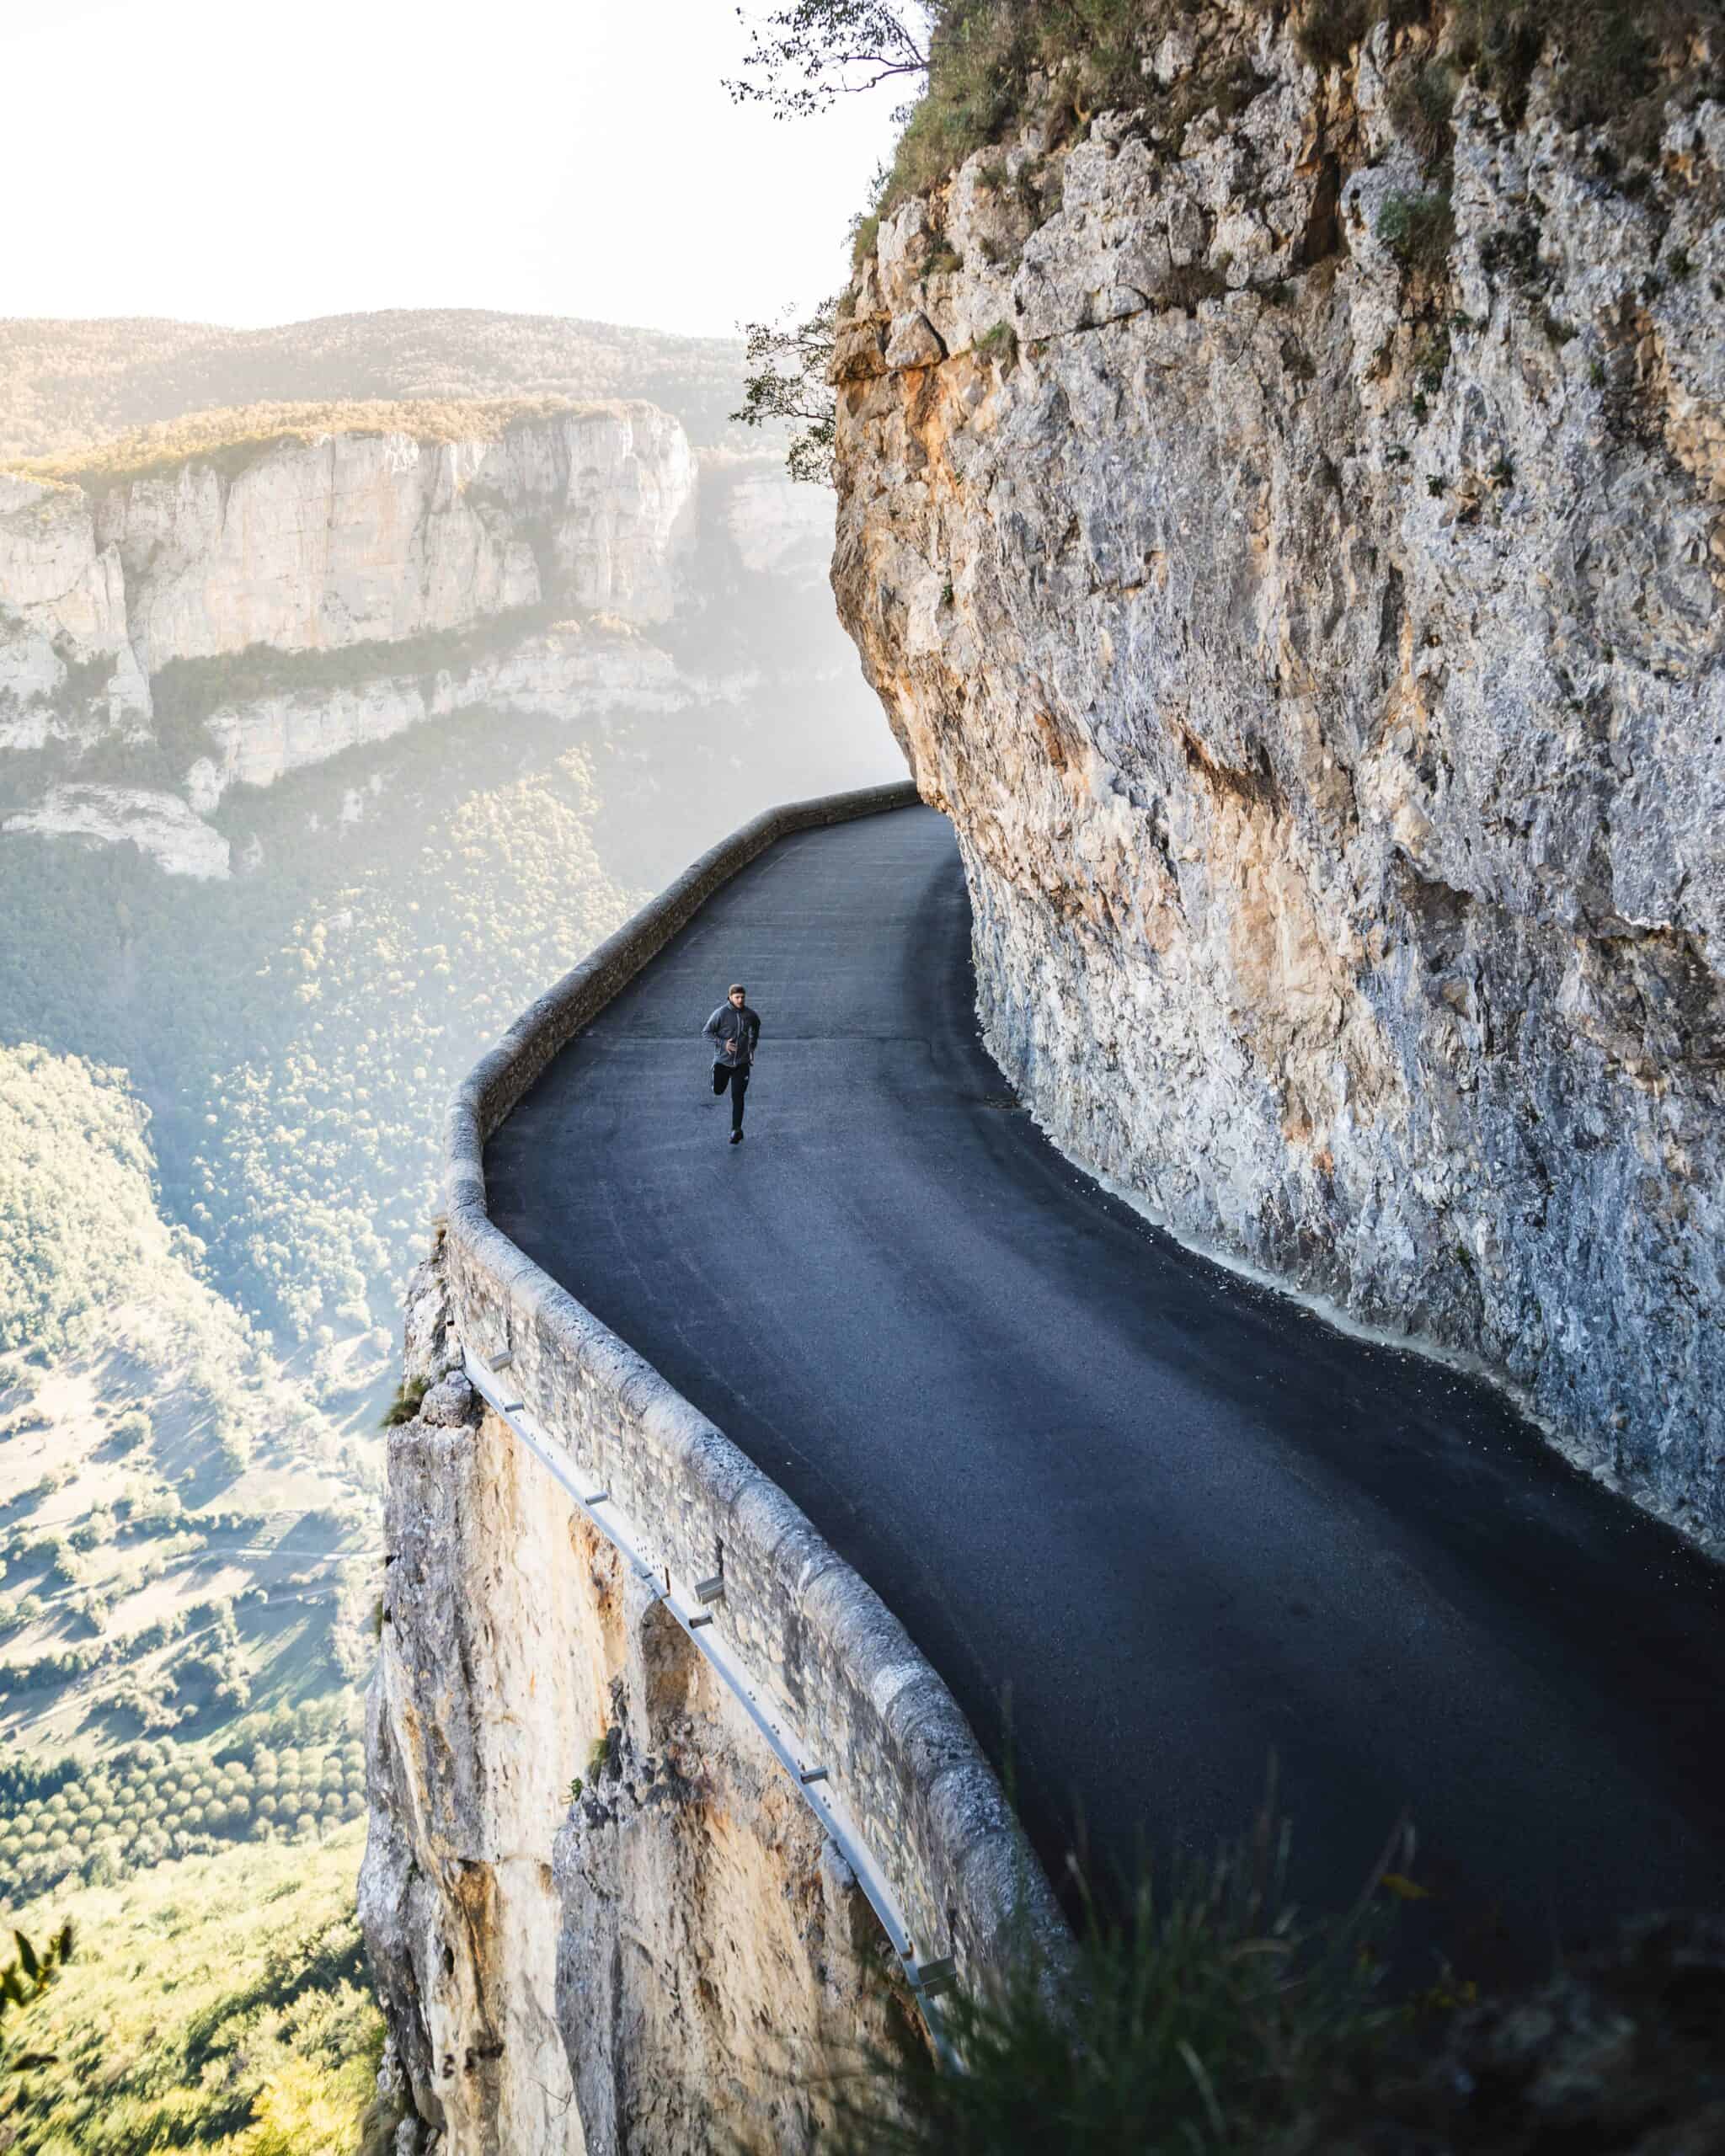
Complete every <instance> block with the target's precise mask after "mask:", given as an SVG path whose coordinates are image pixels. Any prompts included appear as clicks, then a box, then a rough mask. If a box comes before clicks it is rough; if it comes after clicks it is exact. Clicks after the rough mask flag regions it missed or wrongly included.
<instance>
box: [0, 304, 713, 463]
mask: <svg viewBox="0 0 1725 2156" xmlns="http://www.w3.org/2000/svg"><path fill="white" fill-rule="evenodd" d="M740 353H741V347H740V344H738V342H737V341H736V339H734V338H728V337H673V336H669V335H667V334H665V333H663V332H662V331H660V330H654V329H630V328H622V327H619V326H618V325H617V324H615V323H601V322H579V321H571V320H569V319H567V318H564V317H563V316H559V315H536V314H499V313H494V312H489V310H482V309H479V308H473V307H403V308H393V309H390V310H387V311H385V312H378V313H375V314H344V315H328V316H324V317H323V318H320V319H318V320H316V321H312V322H294V323H284V324H282V325H280V326H279V327H276V328H268V329H224V328H217V327H216V326H214V325H212V324H211V323H190V322H162V321H154V320H145V321H138V320H126V321H103V322H32V321H11V322H0V457H12V458H17V457H40V456H65V455H67V454H68V453H69V452H72V451H76V450H77V448H78V447H79V446H82V445H83V444H85V443H88V442H93V441H100V440H105V439H107V438H108V437H109V436H110V435H119V434H125V433H127V432H130V431H131V430H134V429H136V428H140V427H145V426H148V425H149V424H152V422H154V421H158V420H165V419H174V418H175V417H176V416H177V415H178V414H180V413H182V412H196V411H213V410H216V409H217V408H223V409H236V408H246V407H249V406H253V405H257V404H275V403H327V402H330V401H334V400H339V401H345V400H347V399H350V398H360V399H364V400H366V401H372V400H379V399H381V400H383V401H386V402H389V403H398V402H409V403H413V402H419V401H430V402H432V403H469V402H472V401H473V400H475V399H481V400H483V399H488V398H499V397H565V398H573V399H574V400H575V401H577V402H585V401H587V400H589V399H591V398H609V397H645V398H649V399H650V400H651V402H653V403H655V404H658V405H660V406H661V407H662V408H664V409H665V411H668V412H674V413H675V414H676V416H677V417H678V418H679V419H681V421H682V422H683V424H684V425H685V427H686V428H687V430H688V431H689V435H690V437H691V439H692V440H695V441H697V442H700V443H710V442H715V441H718V440H720V439H721V438H722V437H723V436H724V433H725V414H726V412H727V411H728V410H729V408H730V406H731V405H732V404H733V403H735V401H736V382H737V366H738V362H739V359H740Z"/></svg>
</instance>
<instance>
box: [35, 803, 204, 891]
mask: <svg viewBox="0 0 1725 2156" xmlns="http://www.w3.org/2000/svg"><path fill="white" fill-rule="evenodd" d="M0 832H12V833H15V834H19V835H22V834H24V833H27V832H34V833H35V834H36V835H38V836H40V837H43V838H76V839H91V840H93V841H96V843H98V844H99V845H104V846H136V847H137V848H138V849H139V850H140V851H142V852H143V853H147V854H148V855H149V856H150V857H151V858H152V860H153V861H155V862H157V863H158V866H159V867H162V868H163V869H164V870H165V871H166V872H167V873H168V875H170V876H191V877H195V878H198V879H200V881H208V880H210V879H211V878H215V879H216V880H218V881H219V880H220V879H222V878H225V877H226V876H227V873H228V869H229V857H230V855H231V854H232V847H231V846H230V845H229V842H228V841H227V840H226V839H225V838H223V837H222V834H221V833H220V832H219V831H217V830H213V829H212V828H211V825H208V824H206V822H205V821H204V820H203V819H202V818H201V817H200V816H199V815H198V814H196V813H195V811H194V810H193V809H190V808H189V807H188V806H187V805H186V803H184V801H182V800H181V799H180V798H179V795H178V794H177V793H163V792H157V791H154V790H152V788H150V787H134V786H101V785H88V786H55V787H50V788H49V789H48V792H47V793H46V795H45V797H44V798H43V800H42V801H41V803H40V805H39V806H38V807H36V808H35V809H22V810H20V811H19V814H16V815H14V816H8V817H7V818H6V819H5V820H4V821H3V822H0Z"/></svg>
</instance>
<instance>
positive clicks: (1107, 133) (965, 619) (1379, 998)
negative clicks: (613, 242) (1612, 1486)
mask: <svg viewBox="0 0 1725 2156" xmlns="http://www.w3.org/2000/svg"><path fill="white" fill-rule="evenodd" d="M1162 13H1163V15H1164V17H1165V18H1166V19H1167V23H1171V24H1172V28H1168V29H1167V35H1162V27H1165V26H1166V25H1163V26H1158V27H1157V28H1156V29H1154V30H1153V31H1152V32H1151V34H1150V35H1149V37H1148V41H1147V45H1146V72H1145V76H1144V83H1145V89H1144V93H1143V94H1144V99H1145V102H1144V104H1143V107H1142V109H1136V110H1133V111H1130V112H1115V113H1103V114H1099V115H1096V116H1095V117H1093V118H1092V119H1090V120H1088V121H1087V123H1085V124H1082V125H1078V126H1076V128H1075V127H1072V126H1071V125H1068V126H1067V127H1066V128H1065V131H1058V130H1057V129H1056V128H1055V125H1053V123H1052V122H1050V121H1049V120H1046V119H1041V118H1038V117H1037V116H1036V115H1035V114H1034V113H1033V114H1032V115H1031V116H1030V117H1028V119H1027V120H1026V121H1025V123H1024V125H1023V129H1022V131H1021V132H1020V133H1019V134H1018V135H1017V136H1016V137H1015V138H1013V139H1012V140H1010V141H1007V143H1006V144H1005V145H1003V146H1002V147H998V148H995V149H991V150H989V151H986V152H979V153H978V154H977V155H975V156H974V157H970V158H969V160H968V162H966V163H964V165H963V167H962V168H960V169H959V172H958V173H956V175H955V176H954V177H953V179H952V180H951V181H950V182H949V183H948V184H944V185H943V186H942V187H941V188H939V189H936V190H935V191H934V192H933V193H932V194H931V195H928V196H927V198H926V199H922V200H910V201H907V202H906V203H905V204H904V205H902V206H901V207H900V208H899V209H898V210H897V211H895V213H894V214H893V215H892V216H889V218H888V219H887V220H886V221H884V223H883V225H882V227H881V228H880V232H879V243H878V248H877V249H876V251H875V252H874V253H873V255H871V256H870V258H869V259H868V260H867V261H866V262H865V263H864V264H863V269H862V270H861V272H860V274H859V276H858V278H857V282H856V284H855V286H854V288H853V290H852V294H851V296H850V298H849V302H848V303H847V307H846V311H845V314H844V316H843V318H841V328H840V339H839V347H838V355H837V361H836V381H837V384H838V390H839V419H838V443H837V449H838V464H839V474H840V484H841V508H840V519H839V536H838V545H837V552H836V560H835V567H834V584H835V588H836V592H837V595H838V598H839V602H840V609H841V615H842V616H843V617H844V619H845V621H846V626H847V627H849V628H850V630H851V632H852V635H853V636H854V637H855V638H856V640H857V645H858V647H859V648H860V650H861V653H862V655H863V663H864V666H865V668H866V670H867V671H868V675H869V678H870V680H872V681H873V684H874V686H875V687H876V688H877V690H878V691H879V694H880V696H881V700H882V702H883V703H884V707H885V708H886V711H887V713H888V716H889V719H890V721H891V723H892V724H893V726H894V728H895V731H896V732H897V734H898V735H899V738H900V740H901V742H902V743H903V744H904V746H905V750H906V753H907V755H908V756H909V758H910V760H911V765H912V767H913V769H914V771H915V773H916V780H917V783H918V785H919V787H920V788H921V792H922V794H923V796H924V798H926V799H927V800H929V801H931V802H932V803H935V804H936V805H937V806H939V807H941V808H943V809H945V810H946V811H947V812H948V814H950V815H951V816H952V817H953V820H954V822H955V824H956V825H957V826H958V830H959V835H960V839H961V841H962V846H963V851H964V860H965V863H966V867H967V872H968V874H969V881H970V888H971V894H972V898H973V900H974V904H975V915H976V958H977V968H978V976H979V981H980V994H981V1003H982V1016H983V1019H984V1022H985V1027H986V1030H987V1034H988V1038H989V1040H990V1043H991V1047H992V1049H993V1050H994V1052H995V1054H996V1055H997V1056H998V1058H999V1059H1000V1060H1001V1064H1002V1065H1003V1066H1004V1067H1005V1069H1006V1070H1007V1072H1008V1073H1009V1074H1010V1075H1011V1076H1012V1079H1013V1080H1014V1081H1015V1082H1016V1083H1017V1085H1018V1086H1019V1087H1020V1088H1021V1090H1022V1091H1023V1093H1024V1095H1025V1097H1027V1099H1028V1102H1029V1103H1030V1104H1031V1106H1032V1107H1033V1109H1034V1111H1035V1113H1037V1114H1038V1116H1039V1118H1040V1119H1041V1120H1042V1121H1043V1122H1044V1123H1045V1124H1046V1126H1047V1127H1048V1128H1049V1130H1050V1131H1051V1132H1052V1134H1054V1135H1055V1138H1056V1139H1058V1141H1059V1142H1060V1144H1061V1145H1063V1146H1065V1148H1066V1149H1067V1150H1069V1151H1070V1152H1071V1153H1072V1154H1073V1155H1075V1157H1076V1158H1078V1159H1079V1160H1081V1161H1083V1162H1085V1163H1086V1164H1087V1165H1088V1166H1092V1167H1093V1168H1094V1169H1096V1170H1097V1171H1099V1172H1101V1173H1102V1174H1103V1175H1105V1176H1106V1177H1109V1178H1111V1179H1112V1180H1113V1181H1114V1182H1117V1183H1118V1184H1119V1185H1121V1186H1123V1187H1124V1188H1125V1189H1126V1190H1127V1191H1128V1192H1130V1193H1133V1194H1135V1196H1136V1197H1137V1198H1139V1199H1140V1201H1141V1202H1142V1203H1144V1205H1145V1206H1146V1209H1149V1210H1150V1211H1151V1212H1152V1213H1154V1214H1156V1215H1157V1216H1159V1217H1160V1218H1162V1219H1164V1220H1166V1221H1167V1223H1168V1224H1169V1225H1172V1227H1173V1228H1174V1229H1175V1230H1177V1231H1178V1233H1180V1234H1182V1235H1186V1236H1188V1237H1190V1238H1193V1239H1194V1240H1195V1241H1199V1242H1202V1243H1204V1244H1207V1245H1210V1246H1213V1247H1215V1248H1217V1249H1219V1250H1220V1251H1225V1252H1227V1253H1231V1254H1233V1255H1235V1256H1236V1257H1241V1258H1243V1259H1246V1260H1248V1261H1250V1262H1253V1263H1256V1264H1258V1265H1261V1266H1263V1267H1268V1268H1271V1269H1273V1270H1274V1271H1276V1272H1277V1273H1280V1274H1281V1275H1283V1276H1284V1278H1288V1279H1290V1280H1291V1281H1294V1282H1296V1283H1300V1284H1301V1285H1303V1286H1305V1287H1307V1288H1309V1289H1314V1290H1316V1291H1318V1292H1320V1293H1322V1294H1324V1295H1326V1296H1328V1297H1332V1298H1333V1299H1335V1300H1336V1301H1337V1302H1338V1303H1339V1304H1341V1305H1344V1306H1345V1307H1346V1308H1347V1309H1348V1310H1350V1311H1352V1312H1354V1313H1356V1314H1357V1315H1359V1316H1360V1317H1362V1318H1364V1319H1365V1320H1367V1321H1371V1322H1373V1323H1375V1324H1379V1325H1383V1326H1389V1327H1391V1328H1394V1329H1396V1330H1398V1331H1400V1330H1404V1329H1405V1330H1406V1331H1410V1332H1412V1333H1413V1334H1416V1335H1418V1336H1419V1337H1423V1339H1425V1340H1427V1341H1429V1342H1437V1343H1441V1344H1443V1345H1445V1346H1447V1347H1449V1348H1455V1349H1457V1350H1461V1351H1464V1352H1466V1353H1469V1354H1471V1355H1474V1356H1477V1358H1480V1359H1482V1361H1483V1363H1484V1364H1486V1365H1487V1367H1489V1368H1490V1369H1493V1370H1494V1371H1496V1372H1497V1373H1498V1374H1500V1375H1502V1376H1503V1377H1504V1378H1506V1379H1508V1380H1510V1381H1511V1382H1512V1383H1513V1385H1514V1386H1515V1387H1516V1388H1517V1389H1518V1390H1519V1391H1520V1393H1521V1394H1522V1395H1523V1396H1524V1397H1525V1398H1526V1399H1527V1400H1528V1401H1530V1402H1531V1404H1532V1405H1533V1406H1535V1409H1536V1410H1537V1411H1538V1412H1540V1413H1541V1415H1542V1416H1543V1417H1546V1418H1547V1419H1548V1422H1549V1423H1550V1425H1551V1427H1552V1428H1554V1430H1555V1431H1556V1432H1557V1433H1558V1434H1559V1435H1560V1436H1561V1437H1562V1438H1563V1439H1564V1440H1565V1441H1566V1442H1567V1444H1570V1445H1571V1446H1572V1447H1573V1449H1575V1450H1576V1451H1577V1452H1578V1454H1580V1455H1581V1456H1583V1457H1584V1458H1586V1459H1587V1460H1589V1462H1590V1463H1591V1464H1592V1465H1594V1466H1595V1468H1596V1469H1597V1470H1599V1471H1600V1472H1602V1473H1604V1474H1606V1475H1608V1476H1615V1477H1616V1478H1618V1479H1619V1480H1620V1481H1621V1483H1622V1484H1623V1485H1624V1486H1626V1487H1628V1488H1630V1489H1632V1490H1633V1491H1634V1492H1636V1493H1637V1496H1638V1497H1641V1498H1642V1500H1643V1501H1645V1502H1648V1503H1650V1504H1653V1505H1654V1506H1656V1507H1657V1508H1660V1509H1661V1510H1663V1511H1664V1512H1666V1513H1668V1514H1669V1515H1670V1516H1671V1517H1673V1518H1676V1519H1678V1520H1679V1521H1680V1524H1684V1525H1685V1526H1686V1527H1688V1528H1689V1529H1691V1531H1694V1532H1696V1533H1699V1534H1703V1535H1709V1534H1711V1535H1714V1536H1717V1535H1721V1534H1725V1476H1722V1475H1721V1473H1720V1471H1719V1470H1720V1467H1721V1465H1722V1462H1725V1408H1722V1401H1725V1382H1722V1381H1725V1337H1722V1310H1725V1295H1722V1292H1721V1289H1722V1278H1721V1274H1720V1271H1719V1251H1720V1249H1721V1247H1722V1235H1725V1201H1722V1198H1721V1189H1722V1177H1721V1170H1722V1167H1725V1144H1722V1139H1725V1102H1722V1072H1725V988H1722V980H1721V964H1720V956H1719V953H1720V950H1721V941H1720V939H1721V933H1722V927H1725V922H1722V909H1725V851H1722V846H1721V832H1722V830H1725V756H1722V752H1721V747H1720V744H1721V740H1722V739H1725V664H1722V626H1725V610H1722V595H1725V511H1722V508H1721V504H1722V503H1725V339H1722V338H1721V336H1720V334H1719V325H1720V321H1721V316H1722V308H1721V301H1722V296H1725V222H1722V215H1721V205H1722V184H1725V107H1722V105H1721V104H1719V103H1718V102H1717V100H1714V99H1707V98H1706V97H1702V96H1698V95H1696V94H1695V93H1694V91H1693V88H1691V90H1690V93H1688V94H1686V95H1684V96H1678V97H1674V98H1673V99H1672V101H1671V102H1670V103H1669V105H1668V106H1667V107H1666V109H1665V111H1664V121H1663V136H1662V138H1661V140H1660V141H1659V143H1658V148H1657V150H1656V151H1655V152H1653V154H1652V155H1651V156H1650V157H1636V156H1634V155H1633V154H1629V153H1626V152H1624V150H1623V149H1622V147H1621V144H1618V143H1616V142H1614V141H1613V140H1612V139H1611V138H1610V134H1609V131H1600V130H1598V129H1592V130H1589V129H1578V128H1576V127H1573V126H1571V125H1568V124H1567V121H1566V120H1565V118H1564V117H1563V111H1564V107H1563V101H1562V82H1561V80H1559V79H1558V78H1557V77H1554V76H1553V75H1552V74H1551V72H1547V71H1545V70H1540V71H1536V72H1535V74H1534V77H1533V79H1532V82H1531V84H1530V89H1529V93H1528V96H1527V99H1526V104H1525V109H1523V110H1521V111H1520V112H1519V113H1513V112H1511V111H1509V110H1506V109H1504V108H1503V106H1502V105H1500V104H1498V102H1497V101H1496V100H1495V99H1494V96H1493V93H1492V92H1491V90H1490V89H1489V88H1487V87H1485V86H1483V84H1482V81H1481V80H1480V79H1478V78H1477V71H1476V74H1475V75H1470V74H1469V73H1468V72H1467V71H1466V67H1464V66H1463V65H1462V64H1461V59H1459V58H1456V57H1455V55H1456V27H1455V24H1454V22H1453V21H1452V20H1451V19H1450V16H1449V15H1448V14H1447V13H1446V12H1445V10H1444V9H1442V8H1432V9H1424V10H1422V9H1419V8H1413V9H1402V10H1398V11H1397V18H1398V19H1399V20H1401V22H1402V27H1400V28H1397V29H1392V28H1391V27H1390V26H1389V25H1388V24H1382V23H1381V24H1379V25H1378V26H1377V27H1376V28H1375V29H1372V30H1371V31H1370V34H1369V35H1368V36H1367V37H1366V39H1365V42H1364V43H1363V44H1362V45H1359V46H1358V47H1356V48H1355V49H1354V51H1352V52H1351V53H1350V54H1349V55H1348V57H1347V58H1346V59H1345V60H1343V61H1338V62H1336V63H1334V64H1332V65H1330V66H1329V67H1327V68H1322V69H1321V68H1319V67H1315V66H1313V65H1312V64H1311V62H1310V61H1308V60H1307V59H1306V56H1305V54H1304V52H1303V51H1302V50H1301V47H1300V44H1299V42H1298V40H1297V38H1296V35H1295V29H1294V25H1293V24H1291V23H1290V21H1289V20H1288V19H1286V18H1284V16H1282V15H1281V14H1280V13H1279V11H1275V10H1270V9H1258V8H1246V7H1244V6H1242V5H1239V4H1232V5H1228V6H1224V7H1214V6H1212V7H1210V8H1195V9H1193V10H1191V11H1189V12H1188V11H1186V10H1183V9H1182V10H1172V11H1170V10H1163V11H1162ZM1409 16H1413V17H1414V18H1415V19H1414V20H1413V21H1411V22H1410V21H1407V17H1409ZM1151 21H1152V12H1151V10H1150V9H1149V8H1146V24H1147V25H1148V24H1151ZM1689 57H1690V59H1691V60H1692V61H1695V62H1696V67H1695V69H1694V70H1693V71H1692V72H1691V75H1690V83H1691V85H1692V84H1693V83H1695V82H1696V81H1697V80H1699V81H1701V83H1703V84H1705V83H1706V81H1707V80H1708V79H1711V80H1712V82H1713V83H1714V84H1715V85H1716V86H1717V79H1718V77H1717V67H1718V65H1719V62H1720V59H1721V55H1720V54H1719V52H1718V51H1714V52H1713V53H1712V55H1711V56H1709V55H1708V54H1707V53H1706V52H1704V51H1696V52H1693V53H1691V54H1690V56H1689ZM1710 69H1711V71H1712V72H1711V77H1710V74H1709V71H1710ZM1444 106H1447V107H1448V109H1447V110H1441V111H1440V108H1441V107H1444Z"/></svg>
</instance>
